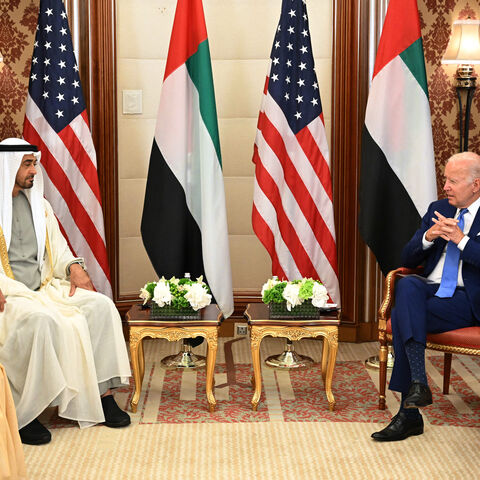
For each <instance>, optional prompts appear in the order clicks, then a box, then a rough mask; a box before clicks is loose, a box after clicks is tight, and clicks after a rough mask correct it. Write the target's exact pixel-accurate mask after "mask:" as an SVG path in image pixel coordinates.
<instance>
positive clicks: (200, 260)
mask: <svg viewBox="0 0 480 480" xmlns="http://www.w3.org/2000/svg"><path fill="white" fill-rule="evenodd" d="M141 232H142V238H143V243H144V245H145V249H146V251H147V253H148V255H149V257H150V260H151V262H152V265H153V267H154V268H155V271H156V272H157V274H158V275H159V276H162V275H163V276H165V277H166V278H169V277H171V276H173V275H174V276H176V277H183V275H184V273H186V272H188V273H190V275H191V276H192V278H196V277H198V276H200V275H203V276H204V280H205V281H206V282H207V283H208V285H209V286H210V289H211V291H212V294H213V296H214V297H215V300H216V302H217V304H218V306H219V307H220V310H221V311H222V312H223V314H224V316H225V317H228V316H229V315H231V313H232V312H233V294H232V275H231V270H230V254H229V247H228V232H227V216H226V209H225V192H224V187H223V174H222V161H221V156H220V142H219V136H218V126H217V112H216V107H215V95H214V90H213V77H212V68H211V63H210V50H209V46H208V38H207V29H206V26H205V18H204V15H203V7H202V2H201V0H178V2H177V9H176V13H175V19H174V23H173V29H172V36H171V38H170V47H169V51H168V58H167V64H166V68H165V77H164V80H163V88H162V92H161V97H160V106H159V110H158V118H157V125H156V129H155V138H154V140H153V146H152V153H151V156H150V166H149V170H148V179H147V187H146V192H145V203H144V207H143V216H142V224H141Z"/></svg>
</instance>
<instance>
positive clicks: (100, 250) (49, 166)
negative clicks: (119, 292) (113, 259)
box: [23, 117, 110, 280]
mask: <svg viewBox="0 0 480 480" xmlns="http://www.w3.org/2000/svg"><path fill="white" fill-rule="evenodd" d="M23 132H24V137H28V138H29V141H32V140H33V143H34V144H35V145H37V146H38V148H39V149H40V150H41V151H42V160H41V163H42V165H43V167H44V169H45V170H46V172H47V173H48V176H49V178H50V180H51V181H52V183H53V184H54V185H55V187H56V188H57V190H58V191H59V193H60V195H61V196H62V198H63V199H64V200H65V203H66V204H67V206H68V209H69V211H70V214H71V216H72V218H73V220H74V222H75V224H76V225H77V227H78V229H79V230H80V232H81V233H82V235H83V237H84V238H85V240H86V242H87V243H88V245H89V247H90V250H91V251H92V252H93V254H94V255H95V258H96V259H97V261H98V263H99V265H100V267H101V268H102V270H103V272H104V273H105V275H106V277H107V278H108V279H109V280H110V270H109V268H108V262H107V250H106V248H105V243H104V241H103V239H102V237H101V236H100V234H99V233H98V230H97V228H96V226H95V224H94V223H93V221H92V219H91V218H90V216H89V215H88V213H87V211H86V210H85V208H84V207H83V205H82V204H81V202H80V200H79V199H78V197H77V195H76V193H75V191H74V189H73V188H72V185H71V183H70V181H69V179H68V177H67V176H66V175H65V172H64V171H63V169H62V168H61V167H60V165H59V164H58V162H57V160H56V158H55V157H54V156H53V155H52V153H51V152H50V150H49V149H48V148H47V146H46V145H45V143H44V142H43V140H42V138H41V137H40V135H39V134H38V133H37V131H36V130H35V128H34V127H33V125H32V124H31V123H30V121H29V120H28V118H27V117H25V121H24V124H23Z"/></svg>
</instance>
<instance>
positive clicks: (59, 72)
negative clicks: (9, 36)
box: [23, 0, 112, 297]
mask: <svg viewBox="0 0 480 480" xmlns="http://www.w3.org/2000/svg"><path fill="white" fill-rule="evenodd" d="M23 137H24V138H25V140H27V141H28V142H30V143H32V144H35V145H37V146H38V147H39V149H40V151H41V152H42V159H41V166H42V167H43V172H44V177H45V178H44V182H45V197H46V198H47V200H48V201H49V202H50V203H51V205H52V207H53V210H54V212H55V215H56V216H57V218H58V221H59V223H60V227H61V229H62V231H63V233H64V235H65V237H66V238H67V240H68V242H69V244H70V246H71V247H72V250H73V251H74V253H75V254H76V255H79V256H82V257H84V258H85V263H86V265H87V268H88V272H89V275H90V278H91V280H92V282H93V284H94V286H95V288H96V289H97V290H98V291H100V292H102V293H104V294H106V295H108V296H110V297H111V296H112V289H111V285H110V271H109V267H108V260H107V251H106V247H105V234H104V225H103V213H102V205H101V198H100V188H99V184H98V175H97V160H96V154H95V147H94V146H93V141H92V135H91V132H90V127H89V124H88V117H87V111H86V106H85V101H84V99H83V94H82V87H81V85H80V77H79V74H78V66H77V62H76V60H75V54H74V52H73V45H72V39H71V35H70V29H69V26H68V19H67V14H66V12H65V8H64V6H63V2H62V0H41V1H40V11H39V15H38V24H37V32H36V36H35V43H34V49H33V57H32V65H31V70H30V83H29V87H28V97H27V109H26V114H25V121H24V125H23Z"/></svg>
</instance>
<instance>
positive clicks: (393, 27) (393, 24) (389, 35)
mask: <svg viewBox="0 0 480 480" xmlns="http://www.w3.org/2000/svg"><path fill="white" fill-rule="evenodd" d="M399 25H401V26H402V27H401V28H399ZM421 36H422V32H421V29H420V17H419V15H418V7H417V0H390V3H389V4H388V10H387V15H386V16H385V23H384V24H383V29H382V35H381V37H380V42H379V44H378V50H377V58H376V59H375V68H374V71H373V77H375V75H376V74H377V73H378V72H379V71H380V70H381V69H382V68H383V67H384V66H385V65H386V64H387V63H389V62H390V61H392V60H393V59H394V58H395V57H396V56H397V55H399V54H400V53H402V52H403V51H404V50H405V49H406V48H408V47H409V46H410V45H411V44H412V43H414V42H416V41H417V40H418V39H419V38H420V37H421Z"/></svg>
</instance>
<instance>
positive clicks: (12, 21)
mask: <svg viewBox="0 0 480 480" xmlns="http://www.w3.org/2000/svg"><path fill="white" fill-rule="evenodd" d="M38 5H39V2H38V1H33V0H0V53H1V54H2V55H3V62H2V63H0V140H2V139H4V138H8V137H20V136H21V135H22V128H23V118H24V116H25V101H26V96H27V89H28V77H29V74H30V62H31V60H32V49H33V38H34V36H35V28H36V24H37V18H38Z"/></svg>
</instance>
